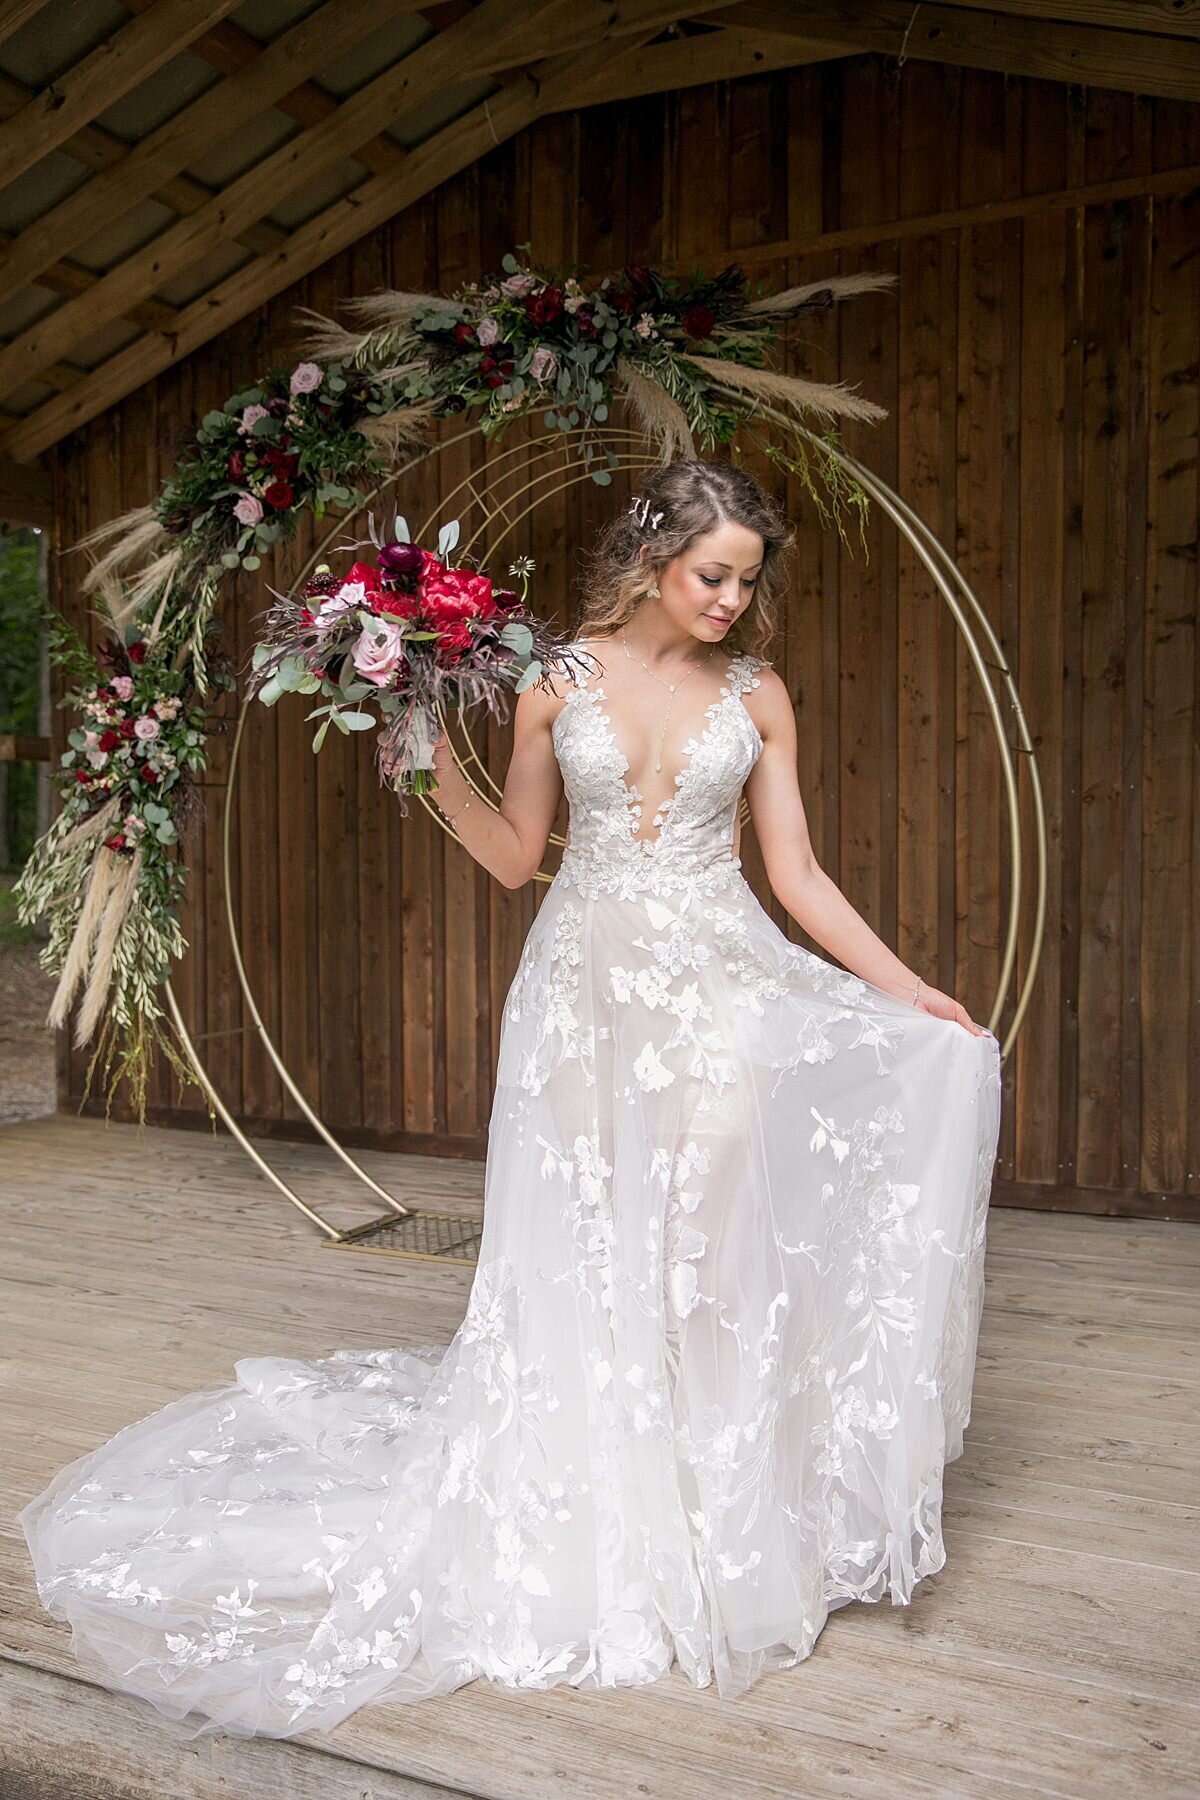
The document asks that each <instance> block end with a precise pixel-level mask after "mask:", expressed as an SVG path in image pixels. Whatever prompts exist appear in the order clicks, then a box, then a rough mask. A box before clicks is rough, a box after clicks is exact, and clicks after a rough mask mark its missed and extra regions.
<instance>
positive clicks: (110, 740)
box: [96, 720, 133, 751]
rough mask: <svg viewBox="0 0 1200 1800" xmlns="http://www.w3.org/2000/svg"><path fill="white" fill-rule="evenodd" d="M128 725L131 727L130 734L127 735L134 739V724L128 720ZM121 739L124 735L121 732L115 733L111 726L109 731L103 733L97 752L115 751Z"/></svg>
mask: <svg viewBox="0 0 1200 1800" xmlns="http://www.w3.org/2000/svg"><path fill="white" fill-rule="evenodd" d="M126 723H127V724H128V725H129V732H128V733H127V734H126V735H128V736H130V737H132V735H133V725H132V722H131V721H128V720H127V721H126ZM121 737H122V733H121V732H119V731H114V730H113V729H112V726H111V725H110V726H109V728H108V730H107V731H102V732H101V733H100V736H99V738H98V739H97V742H96V748H97V750H105V751H108V750H115V749H116V747H117V745H118V744H119V743H120V742H121Z"/></svg>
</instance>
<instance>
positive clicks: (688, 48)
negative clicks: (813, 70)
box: [576, 26, 858, 106]
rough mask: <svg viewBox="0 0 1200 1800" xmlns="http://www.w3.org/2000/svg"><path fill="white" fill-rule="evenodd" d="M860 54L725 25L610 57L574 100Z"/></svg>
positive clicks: (599, 99) (628, 96)
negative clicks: (721, 27)
mask: <svg viewBox="0 0 1200 1800" xmlns="http://www.w3.org/2000/svg"><path fill="white" fill-rule="evenodd" d="M857 54H858V52H857V51H856V50H855V48H854V47H853V46H852V45H848V44H836V43H833V42H832V41H831V42H828V43H825V42H817V41H809V40H807V39H805V38H804V37H803V36H802V35H800V34H799V33H798V34H797V36H796V37H795V38H792V37H785V36H781V35H780V34H778V33H774V32H755V31H750V30H746V31H743V30H740V29H739V28H737V27H734V26H727V27H725V28H724V29H722V30H720V31H706V32H702V33H698V34H697V35H696V36H695V37H683V38H677V39H676V40H675V42H674V43H671V44H648V45H647V46H646V47H645V48H644V49H639V50H637V51H636V52H632V53H631V52H626V53H624V54H622V55H619V56H615V57H611V58H609V59H608V60H607V61H606V62H605V64H604V66H603V67H602V68H600V69H598V70H597V71H596V73H595V75H594V76H593V78H592V79H591V80H590V81H589V82H587V83H586V84H584V86H583V90H582V91H583V99H582V100H580V101H578V102H577V103H576V104H578V105H580V106H602V105H604V104H605V103H606V102H608V101H613V100H633V99H636V98H638V97H640V96H641V95H644V94H664V93H670V92H671V91H672V90H673V89H675V88H685V87H702V86H704V85H705V84H706V83H708V82H710V81H731V80H735V79H736V78H737V77H738V76H741V75H761V74H763V73H765V71H767V70H768V69H791V68H795V67H797V66H799V65H801V64H807V63H819V62H832V61H835V60H837V59H839V58H842V57H846V56H854V55H857Z"/></svg>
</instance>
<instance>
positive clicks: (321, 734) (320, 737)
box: [313, 719, 329, 756]
mask: <svg viewBox="0 0 1200 1800" xmlns="http://www.w3.org/2000/svg"><path fill="white" fill-rule="evenodd" d="M328 730H329V720H328V719H326V720H325V723H324V724H323V725H319V726H318V727H317V734H316V736H315V737H314V738H313V755H314V756H315V755H316V753H317V751H318V750H319V749H320V748H321V745H322V744H323V743H324V742H325V733H326V732H327V731H328Z"/></svg>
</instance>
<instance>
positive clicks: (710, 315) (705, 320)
mask: <svg viewBox="0 0 1200 1800" xmlns="http://www.w3.org/2000/svg"><path fill="white" fill-rule="evenodd" d="M716 322H717V315H716V313H715V312H714V311H713V309H712V307H711V306H689V307H688V309H687V311H686V312H685V313H684V315H683V317H682V319H681V320H680V321H679V323H680V324H681V325H682V326H683V329H684V330H685V331H686V332H687V334H688V336H689V337H693V338H706V337H711V336H712V332H713V327H714V325H715V324H716Z"/></svg>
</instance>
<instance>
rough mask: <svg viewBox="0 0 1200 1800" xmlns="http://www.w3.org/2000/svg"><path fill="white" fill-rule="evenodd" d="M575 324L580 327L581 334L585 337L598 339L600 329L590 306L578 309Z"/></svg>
mask: <svg viewBox="0 0 1200 1800" xmlns="http://www.w3.org/2000/svg"><path fill="white" fill-rule="evenodd" d="M575 323H576V325H578V327H579V330H580V334H581V335H582V336H583V337H597V336H598V335H599V327H598V326H597V324H596V320H595V316H594V315H593V312H592V309H591V307H590V306H580V307H577V308H576V310H575Z"/></svg>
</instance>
